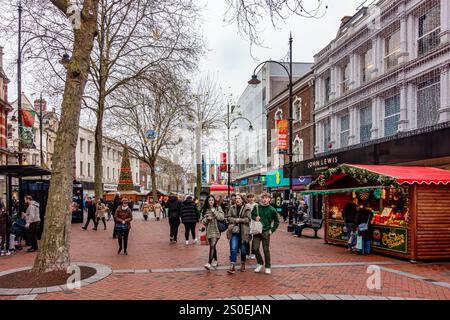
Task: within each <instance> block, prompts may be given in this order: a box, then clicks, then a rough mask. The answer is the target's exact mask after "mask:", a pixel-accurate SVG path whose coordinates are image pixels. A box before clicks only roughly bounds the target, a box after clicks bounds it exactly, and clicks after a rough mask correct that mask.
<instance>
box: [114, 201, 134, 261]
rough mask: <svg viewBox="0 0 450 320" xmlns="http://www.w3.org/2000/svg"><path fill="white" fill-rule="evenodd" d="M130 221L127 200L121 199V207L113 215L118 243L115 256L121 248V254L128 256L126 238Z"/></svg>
mask: <svg viewBox="0 0 450 320" xmlns="http://www.w3.org/2000/svg"><path fill="white" fill-rule="evenodd" d="M132 220H133V213H132V211H131V209H130V207H129V206H128V199H127V198H124V199H122V205H121V206H119V207H118V208H117V210H116V213H115V214H114V221H115V222H116V226H115V228H116V233H117V239H118V241H119V251H117V254H120V253H121V252H122V248H123V253H124V254H125V255H128V252H127V248H128V236H129V234H130V229H131V221H132Z"/></svg>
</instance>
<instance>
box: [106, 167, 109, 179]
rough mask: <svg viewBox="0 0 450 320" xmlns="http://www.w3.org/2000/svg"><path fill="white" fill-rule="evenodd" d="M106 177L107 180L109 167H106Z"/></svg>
mask: <svg viewBox="0 0 450 320" xmlns="http://www.w3.org/2000/svg"><path fill="white" fill-rule="evenodd" d="M106 177H107V179H108V180H109V167H106Z"/></svg>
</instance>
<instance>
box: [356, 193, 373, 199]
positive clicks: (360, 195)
mask: <svg viewBox="0 0 450 320" xmlns="http://www.w3.org/2000/svg"><path fill="white" fill-rule="evenodd" d="M358 195H359V199H360V200H362V201H367V200H368V199H369V197H370V192H360V193H359V194H358Z"/></svg>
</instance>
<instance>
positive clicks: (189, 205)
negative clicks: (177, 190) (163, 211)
mask: <svg viewBox="0 0 450 320" xmlns="http://www.w3.org/2000/svg"><path fill="white" fill-rule="evenodd" d="M199 220H200V212H199V211H198V208H197V206H196V205H195V202H194V200H192V197H191V196H187V197H186V200H184V201H183V203H182V204H181V221H182V222H183V224H184V230H185V232H184V235H185V237H186V245H188V244H189V232H190V233H191V234H192V239H193V241H194V242H193V243H194V244H195V243H197V242H198V239H197V237H196V235H195V227H196V225H197V222H198V221H199Z"/></svg>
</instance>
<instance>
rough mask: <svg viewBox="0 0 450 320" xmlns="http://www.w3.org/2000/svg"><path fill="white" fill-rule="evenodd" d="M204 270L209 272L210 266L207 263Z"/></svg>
mask: <svg viewBox="0 0 450 320" xmlns="http://www.w3.org/2000/svg"><path fill="white" fill-rule="evenodd" d="M205 269H206V270H208V271H209V270H211V265H210V264H209V263H207V264H205Z"/></svg>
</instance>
